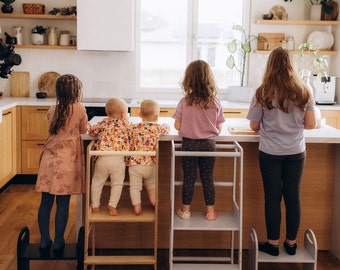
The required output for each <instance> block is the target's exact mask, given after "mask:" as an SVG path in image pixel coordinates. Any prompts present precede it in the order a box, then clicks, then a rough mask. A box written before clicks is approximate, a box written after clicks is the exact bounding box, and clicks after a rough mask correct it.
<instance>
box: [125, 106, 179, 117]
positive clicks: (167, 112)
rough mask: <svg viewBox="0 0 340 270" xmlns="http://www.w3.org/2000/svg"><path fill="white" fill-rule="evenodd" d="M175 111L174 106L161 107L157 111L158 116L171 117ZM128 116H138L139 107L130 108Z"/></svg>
mask: <svg viewBox="0 0 340 270" xmlns="http://www.w3.org/2000/svg"><path fill="white" fill-rule="evenodd" d="M175 111H176V109H175V108H161V109H160V111H159V116H160V117H171V116H172V115H173V114H174V112H175ZM130 116H131V117H138V116H139V108H137V107H132V108H130Z"/></svg>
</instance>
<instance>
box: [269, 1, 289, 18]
mask: <svg viewBox="0 0 340 270" xmlns="http://www.w3.org/2000/svg"><path fill="white" fill-rule="evenodd" d="M269 13H271V14H273V20H288V13H287V11H286V9H285V8H284V7H283V6H279V5H276V6H273V7H272V8H271V9H270V12H269Z"/></svg>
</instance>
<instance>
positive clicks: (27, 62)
mask: <svg viewBox="0 0 340 270" xmlns="http://www.w3.org/2000/svg"><path fill="white" fill-rule="evenodd" d="M248 1H249V3H250V5H251V9H250V10H251V18H250V24H249V29H250V33H251V34H254V35H257V34H258V33H259V32H283V33H285V34H289V35H293V36H294V38H295V43H296V46H298V45H299V44H300V43H301V42H302V41H303V40H306V38H307V33H308V31H307V32H306V27H305V26H285V27H282V28H281V27H278V26H272V25H269V26H265V25H257V24H255V22H256V20H258V19H259V18H261V15H262V14H263V13H268V12H269V11H270V9H271V8H272V7H273V6H275V5H282V6H283V7H284V8H285V9H286V10H287V12H288V18H289V19H308V16H309V9H310V3H309V0H293V1H292V2H291V3H285V2H284V1H283V0H248ZM23 2H27V1H25V0H16V1H15V2H14V4H13V6H14V9H15V11H14V12H16V13H20V12H22V8H21V4H22V3H23ZM41 2H43V1H41ZM44 2H45V6H46V12H45V13H47V12H48V11H49V10H51V9H52V8H53V7H65V6H69V5H72V3H75V0H72V1H69V0H45V1H44ZM245 2H247V1H245ZM18 23H23V22H22V21H19V22H18ZM49 23H50V22H49ZM0 26H1V21H0ZM280 28H281V29H280ZM338 28H340V27H337V28H336V29H337V30H336V31H338V32H339V29H338ZM312 29H313V30H311V31H314V30H315V26H313V28H312ZM4 30H6V29H3V32H4ZM9 31H12V30H11V29H9ZM311 31H310V32H311ZM301 32H303V33H304V34H303V35H301ZM89 34H90V35H93V40H94V42H95V33H89ZM337 35H338V36H339V33H338V34H337ZM25 38H28V37H25ZM335 46H336V47H338V44H337V43H336V44H335ZM136 47H137V48H138V44H137V46H136ZM15 51H16V53H19V54H20V55H21V56H22V59H23V61H22V64H21V65H20V66H17V67H15V70H16V71H29V72H30V76H31V89H30V96H34V95H35V93H36V91H37V90H38V89H37V88H38V79H39V77H40V76H41V75H42V74H43V73H44V72H47V71H56V72H58V73H60V74H65V73H73V74H75V75H77V76H78V77H79V78H80V79H81V80H82V81H83V84H84V96H85V97H112V96H117V97H133V98H141V97H144V96H147V94H141V93H137V92H136V88H137V84H138V81H137V80H138V77H137V75H138V71H137V67H136V64H137V59H136V52H100V51H97V52H91V51H72V50H71V51H69V50H37V49H15ZM267 57H268V55H266V54H252V55H251V58H250V70H251V72H250V74H249V76H248V82H249V83H248V85H250V86H256V85H258V84H259V82H260V81H261V78H262V74H263V71H264V67H265V63H266V59H267ZM337 61H338V60H337ZM337 61H332V62H331V66H332V67H336V66H338V65H339V64H338V62H337ZM331 75H338V74H331ZM9 88H10V85H9V80H5V79H0V91H5V95H9ZM338 88H339V87H338ZM152 97H154V98H155V97H158V96H157V95H152ZM159 97H162V98H166V97H169V98H173V97H174V96H173V94H169V95H167V94H164V93H160V94H159Z"/></svg>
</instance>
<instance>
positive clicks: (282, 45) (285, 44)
mask: <svg viewBox="0 0 340 270" xmlns="http://www.w3.org/2000/svg"><path fill="white" fill-rule="evenodd" d="M281 47H282V49H287V41H285V40H281Z"/></svg>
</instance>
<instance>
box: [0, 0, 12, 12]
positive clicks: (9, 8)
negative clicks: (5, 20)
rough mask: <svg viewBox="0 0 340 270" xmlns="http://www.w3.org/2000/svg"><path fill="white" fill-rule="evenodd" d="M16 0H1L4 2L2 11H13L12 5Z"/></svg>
mask: <svg viewBox="0 0 340 270" xmlns="http://www.w3.org/2000/svg"><path fill="white" fill-rule="evenodd" d="M14 1H15V0H0V2H2V3H3V4H2V7H1V11H2V13H13V7H12V5H11V4H12V3H13V2H14Z"/></svg>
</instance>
